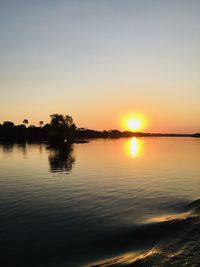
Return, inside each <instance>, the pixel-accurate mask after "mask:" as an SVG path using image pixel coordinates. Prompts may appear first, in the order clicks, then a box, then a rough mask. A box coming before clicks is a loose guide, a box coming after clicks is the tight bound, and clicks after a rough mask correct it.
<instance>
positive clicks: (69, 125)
mask: <svg viewBox="0 0 200 267" xmlns="http://www.w3.org/2000/svg"><path fill="white" fill-rule="evenodd" d="M50 117H51V123H50V126H51V129H52V130H51V131H50V133H49V137H50V139H51V141H53V142H63V141H64V140H67V141H72V140H73V138H74V135H75V132H76V125H75V124H74V122H73V118H72V117H71V116H69V115H66V116H64V115H62V114H53V115H50Z"/></svg>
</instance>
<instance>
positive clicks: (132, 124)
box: [127, 118, 142, 131]
mask: <svg viewBox="0 0 200 267" xmlns="http://www.w3.org/2000/svg"><path fill="white" fill-rule="evenodd" d="M141 126H142V122H141V120H140V119H137V118H132V119H129V120H128V121H127V127H128V129H129V130H132V131H136V130H139V129H140V128H141Z"/></svg>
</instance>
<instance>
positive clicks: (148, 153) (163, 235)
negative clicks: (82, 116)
mask: <svg viewBox="0 0 200 267" xmlns="http://www.w3.org/2000/svg"><path fill="white" fill-rule="evenodd" d="M199 198H200V139H192V138H141V139H136V138H132V139H117V140H94V141H91V142H90V143H88V144H75V145H73V146H71V147H65V148H62V149H61V148H60V149H58V148H55V147H49V146H48V145H47V144H26V145H24V144H14V145H10V144H0V266H12V267H15V266H20V267H24V266H26V267H27V266H45V267H46V266H48V267H49V266H50V267H51V266H55V267H58V266H65V267H81V266H82V267H85V266H104V267H105V266H141V267H144V266H200V265H199V264H200V215H199V212H200V200H199Z"/></svg>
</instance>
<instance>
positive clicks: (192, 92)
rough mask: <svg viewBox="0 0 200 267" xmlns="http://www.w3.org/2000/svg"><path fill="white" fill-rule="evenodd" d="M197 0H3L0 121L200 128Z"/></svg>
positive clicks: (166, 129)
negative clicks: (55, 116) (128, 118)
mask: <svg viewBox="0 0 200 267" xmlns="http://www.w3.org/2000/svg"><path fill="white" fill-rule="evenodd" d="M199 14H200V1H199V0H167V1H166V0H130V1H129V0H100V1H98V0H79V1H76V0H71V1H67V0H57V1H55V0H48V1H45V0H43V1H41V0H29V1H27V0H24V1H21V0H13V1H11V0H0V123H2V122H3V121H5V120H11V121H13V122H15V123H21V122H22V121H23V119H24V118H28V119H29V121H30V123H31V124H38V121H39V120H44V121H45V122H48V121H49V115H50V114H52V113H64V114H70V115H71V116H72V117H73V118H74V120H75V122H76V123H77V125H78V126H79V127H83V126H84V127H88V128H93V129H102V130H103V129H115V128H119V129H120V125H119V121H120V117H121V116H123V115H124V114H126V113H127V112H130V111H136V112H137V113H141V114H143V115H144V116H146V118H147V120H148V127H147V128H146V129H145V131H154V132H158V131H159V132H189V133H190V132H199V131H200V78H199V77H200V50H199V48H200V16H199Z"/></svg>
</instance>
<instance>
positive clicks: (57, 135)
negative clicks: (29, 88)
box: [0, 114, 200, 143]
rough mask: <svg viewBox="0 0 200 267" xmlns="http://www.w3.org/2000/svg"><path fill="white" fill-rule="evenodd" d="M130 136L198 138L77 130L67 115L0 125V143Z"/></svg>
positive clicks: (70, 140) (198, 135) (198, 134)
mask: <svg viewBox="0 0 200 267" xmlns="http://www.w3.org/2000/svg"><path fill="white" fill-rule="evenodd" d="M132 136H138V137H140V136H160V137H161V136H172V137H173V136H174V137H176V136H192V137H200V133H196V134H192V135H189V134H161V133H141V132H130V131H124V132H121V131H119V130H109V131H105V130H104V131H96V130H91V129H87V128H78V127H77V126H76V124H75V122H74V120H73V118H72V117H71V116H69V115H63V114H52V115H50V123H46V124H44V122H43V121H42V120H41V121H39V123H38V126H35V125H29V120H28V119H24V120H23V123H22V124H20V125H15V124H14V123H13V122H11V121H4V122H3V124H0V141H49V142H52V143H57V142H58V143H60V142H68V143H73V142H75V141H77V140H79V141H80V140H81V139H87V138H118V137H132Z"/></svg>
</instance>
